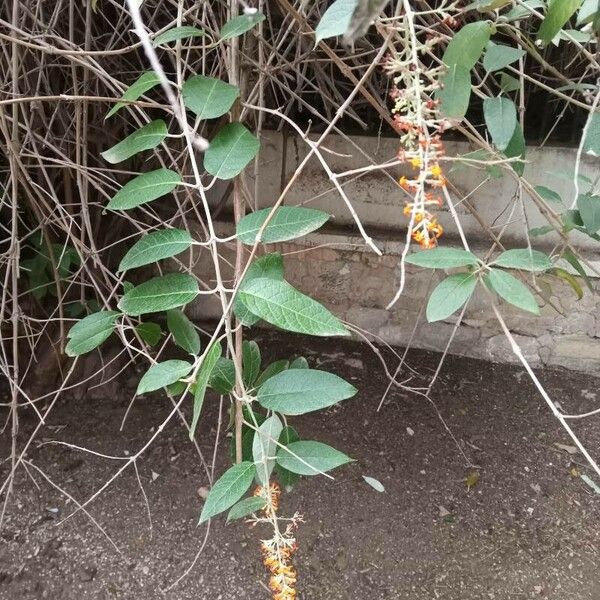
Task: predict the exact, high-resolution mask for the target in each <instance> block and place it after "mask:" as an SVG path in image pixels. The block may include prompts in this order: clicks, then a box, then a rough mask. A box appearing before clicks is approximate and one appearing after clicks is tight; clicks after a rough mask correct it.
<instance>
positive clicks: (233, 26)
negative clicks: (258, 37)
mask: <svg viewBox="0 0 600 600" xmlns="http://www.w3.org/2000/svg"><path fill="white" fill-rule="evenodd" d="M264 20H265V15H263V14H262V13H258V12H257V13H255V14H253V15H240V16H239V17H234V18H233V19H231V20H230V21H228V22H227V23H225V25H223V27H222V29H221V31H220V33H219V37H220V38H221V41H225V40H230V39H231V38H235V37H238V36H240V35H242V34H244V33H246V32H247V31H250V30H251V29H252V28H253V27H254V26H255V25H258V24H259V23H260V22H261V21H264Z"/></svg>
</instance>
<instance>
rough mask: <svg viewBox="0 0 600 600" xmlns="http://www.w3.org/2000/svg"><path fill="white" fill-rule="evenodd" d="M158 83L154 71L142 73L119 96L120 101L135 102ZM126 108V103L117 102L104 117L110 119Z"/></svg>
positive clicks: (158, 80)
mask: <svg viewBox="0 0 600 600" xmlns="http://www.w3.org/2000/svg"><path fill="white" fill-rule="evenodd" d="M159 83H160V79H159V78H158V75H157V74H156V73H155V72H154V71H147V72H146V73H142V74H141V75H140V76H139V77H138V79H136V81H134V82H133V83H132V84H131V85H130V86H129V87H128V88H127V89H126V90H125V93H124V94H123V95H122V96H121V100H129V101H132V102H133V101H135V100H137V99H138V98H139V97H140V96H143V95H144V94H145V93H146V92H148V91H150V90H151V89H152V88H154V87H156V86H157V85H158V84H159ZM124 106H127V102H117V103H116V104H115V105H114V106H113V107H112V108H111V109H110V110H109V111H108V114H107V115H106V118H107V119H108V117H112V116H113V115H114V114H115V113H116V112H117V111H119V110H121V109H122V108H123V107H124Z"/></svg>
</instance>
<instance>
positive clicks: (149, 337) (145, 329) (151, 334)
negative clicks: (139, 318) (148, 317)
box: [135, 322, 162, 346]
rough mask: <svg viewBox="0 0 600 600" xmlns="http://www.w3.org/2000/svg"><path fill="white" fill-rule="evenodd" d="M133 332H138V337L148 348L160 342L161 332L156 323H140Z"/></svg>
mask: <svg viewBox="0 0 600 600" xmlns="http://www.w3.org/2000/svg"><path fill="white" fill-rule="evenodd" d="M135 330H136V331H137V332H138V334H139V336H140V337H141V338H142V339H143V340H144V342H146V344H148V345H149V346H156V344H158V342H160V338H161V336H162V330H161V328H160V325H159V324H158V323H152V322H146V323H140V324H139V325H137V326H136V328H135Z"/></svg>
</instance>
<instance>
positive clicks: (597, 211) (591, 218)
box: [577, 194, 600, 234]
mask: <svg viewBox="0 0 600 600" xmlns="http://www.w3.org/2000/svg"><path fill="white" fill-rule="evenodd" d="M577 208H578V209H579V214H580V215H581V220H582V221H583V225H584V227H585V229H586V230H587V232H588V233H590V234H594V233H597V232H598V231H599V230H600V196H594V195H592V194H581V195H580V196H579V198H577Z"/></svg>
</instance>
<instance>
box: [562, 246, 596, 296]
mask: <svg viewBox="0 0 600 600" xmlns="http://www.w3.org/2000/svg"><path fill="white" fill-rule="evenodd" d="M562 257H563V258H564V259H565V260H566V261H567V262H568V263H569V264H570V265H571V266H572V267H573V268H574V269H575V270H576V271H577V273H579V275H580V277H581V278H582V279H583V280H584V281H585V284H586V285H587V287H588V289H589V290H590V292H592V293H594V286H593V285H592V282H591V281H590V278H589V277H588V274H587V273H586V271H585V269H584V268H583V265H582V264H581V263H580V262H579V260H578V259H577V257H576V256H575V254H574V253H573V251H572V250H570V249H569V248H565V249H564V250H563V253H562Z"/></svg>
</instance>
